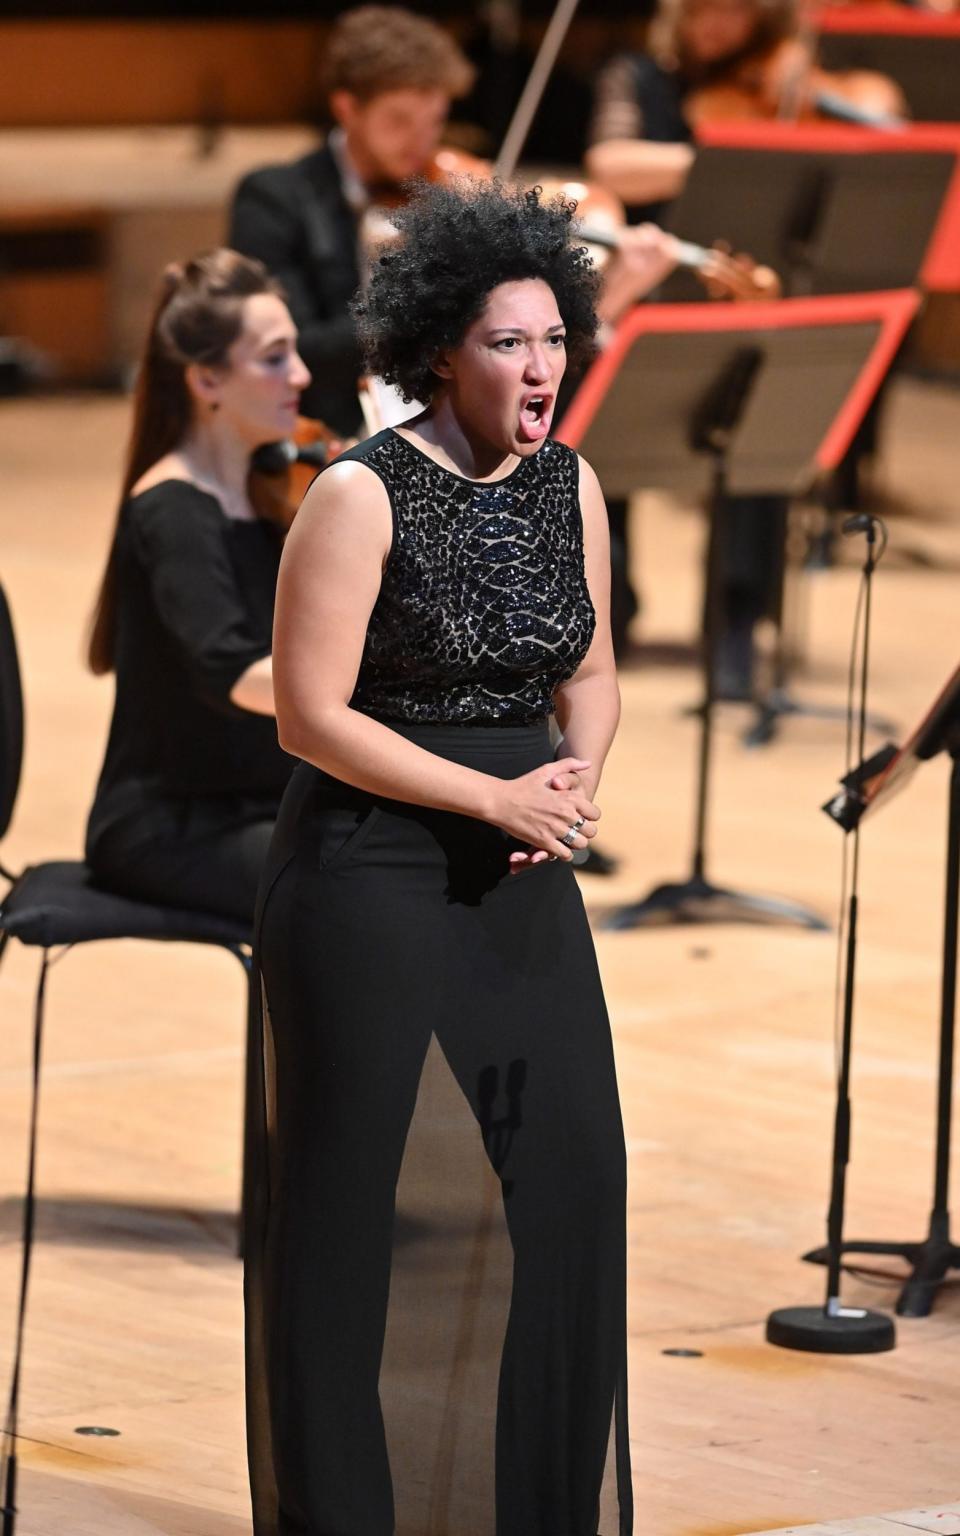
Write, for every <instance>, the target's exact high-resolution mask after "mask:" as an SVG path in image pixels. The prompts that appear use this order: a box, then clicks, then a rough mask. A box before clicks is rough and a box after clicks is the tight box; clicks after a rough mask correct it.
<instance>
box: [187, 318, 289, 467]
mask: <svg viewBox="0 0 960 1536" xmlns="http://www.w3.org/2000/svg"><path fill="white" fill-rule="evenodd" d="M198 373H199V374H200V375H202V376H204V380H205V385H206V388H205V390H204V394H203V396H202V397H205V398H206V399H207V401H208V403H209V404H211V405H216V406H217V408H218V419H219V420H221V421H223V422H224V424H229V426H231V427H232V428H233V430H234V431H235V432H236V434H237V436H238V437H240V438H241V439H242V441H243V442H245V443H249V445H250V447H251V448H256V447H259V446H260V444H261V443H272V442H276V441H277V440H278V439H279V438H282V437H289V435H290V433H291V432H292V431H293V429H294V427H295V426H296V421H297V413H298V411H299V408H300V392H301V390H303V389H306V387H307V385H308V384H309V383H310V373H309V371H308V369H307V367H306V365H305V363H304V361H303V359H302V357H301V356H300V354H299V353H298V351H297V331H296V327H295V326H294V323H293V321H292V320H291V318H290V311H289V310H288V309H287V306H286V304H284V302H283V300H282V299H278V298H277V296H276V294H273V293H256V294H253V295H251V297H250V298H248V299H244V301H243V326H242V329H241V332H240V335H239V336H238V337H237V339H236V341H235V342H234V343H233V345H232V346H231V348H230V350H229V352H228V353H227V366H226V367H225V368H217V369H199V370H198ZM198 392H200V391H199V390H198Z"/></svg>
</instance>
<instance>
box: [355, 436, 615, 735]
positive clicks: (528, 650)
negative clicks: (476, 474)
mask: <svg viewBox="0 0 960 1536" xmlns="http://www.w3.org/2000/svg"><path fill="white" fill-rule="evenodd" d="M343 459H356V460H359V461H360V462H361V463H363V464H366V465H367V466H368V467H369V468H370V469H372V470H374V472H375V473H376V474H377V475H379V477H380V479H381V480H382V481H383V484H384V485H385V486H386V489H387V492H388V494H389V496H390V504H391V508H392V512H393V544H392V547H391V550H390V555H389V557H388V560H387V564H386V569H385V571H384V574H383V580H382V584H381V587H380V593H379V596H378V598H377V601H376V604H375V605H374V609H373V612H372V614H371V615H370V623H369V626H368V629H367V638H366V644H365V646H364V651H363V657H362V660H361V663H360V671H359V675H358V678H357V686H356V689H355V691H354V695H353V698H352V700H351V704H352V706H353V708H354V709H358V710H361V711H362V712H363V713H364V714H368V715H374V716H376V717H377V718H378V719H382V720H388V721H389V720H397V721H404V722H407V723H411V724H417V723H421V724H429V723H449V724H461V725H491V724H497V723H503V724H508V725H519V724H528V723H531V722H533V721H536V720H542V719H544V718H545V717H546V716H547V715H549V714H551V713H552V710H553V694H554V691H555V689H556V688H557V687H558V686H559V684H560V683H562V682H564V681H565V680H566V679H567V678H569V677H572V675H573V673H574V672H575V671H576V670H577V667H578V666H579V665H580V662H581V661H582V660H583V657H584V656H585V655H586V652H587V649H588V647H589V645H590V641H591V639H592V637H593V631H594V625H595V615H594V611H593V604H592V603H591V601H590V594H589V591H588V590H587V582H586V577H585V575H584V568H583V526H582V522H581V516H580V497H579V464H578V460H577V455H576V454H575V453H574V452H573V450H572V449H570V448H567V447H564V446H563V444H561V443H556V442H553V441H551V440H549V439H548V440H546V441H545V442H544V444H543V446H542V447H541V448H540V449H538V451H537V452H536V453H535V454H533V455H532V456H531V457H530V458H528V459H522V460H521V461H520V463H519V464H518V465H517V467H516V469H514V470H513V471H512V472H511V473H510V474H509V475H507V476H506V477H505V478H504V479H503V480H497V481H493V482H491V481H486V482H478V481H476V480H468V479H466V478H464V477H463V476H462V475H458V474H455V473H454V472H453V471H452V470H448V469H444V468H443V467H442V465H440V464H437V463H436V462H435V461H434V460H433V459H432V458H430V457H429V455H428V454H426V453H424V452H422V451H421V450H420V449H419V448H416V447H414V445H413V444H412V443H411V442H409V441H408V440H407V439H406V438H405V437H401V436H400V434H399V433H398V432H394V431H392V430H389V429H388V430H387V431H384V432H378V433H377V434H376V436H375V437H371V438H370V439H368V441H367V442H365V443H360V444H359V446H358V447H356V448H353V449H350V450H349V451H348V452H347V453H344V454H341V456H340V460H338V461H337V462H340V461H341V460H343Z"/></svg>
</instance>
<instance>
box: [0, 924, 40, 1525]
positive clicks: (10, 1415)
mask: <svg viewBox="0 0 960 1536" xmlns="http://www.w3.org/2000/svg"><path fill="white" fill-rule="evenodd" d="M6 937H7V935H6V934H4V935H2V937H0V955H2V953H3V948H4V947H5V943H6ZM49 966H50V952H49V950H46V949H45V950H44V951H43V960H42V961H41V964H40V981H39V984H38V986H37V999H36V1004H35V1008H34V1018H33V1091H32V1097H31V1105H30V1150H29V1157H28V1161H27V1191H26V1197H25V1199H24V1203H23V1252H22V1258H21V1264H20V1303H19V1311H18V1314H17V1333H16V1346H15V1349H14V1356H13V1376H12V1380H11V1383H10V1399H9V1403H8V1406H7V1418H6V1423H5V1425H4V1437H5V1439H6V1442H7V1445H8V1452H7V1472H6V1478H5V1481H4V1493H3V1507H2V1509H3V1536H13V1533H14V1527H15V1524H16V1515H17V1506H16V1494H17V1432H18V1428H19V1412H20V1371H21V1365H22V1362H23V1336H24V1324H25V1322H26V1315H27V1291H28V1287H29V1283H30V1261H31V1259H32V1257H33V1236H34V1225H35V1220H36V1199H35V1193H34V1191H35V1187H36V1170H37V1127H38V1120H39V1109H40V1062H41V1057H42V1050H43V1016H44V1003H45V1001H46V990H47V971H48V969H49Z"/></svg>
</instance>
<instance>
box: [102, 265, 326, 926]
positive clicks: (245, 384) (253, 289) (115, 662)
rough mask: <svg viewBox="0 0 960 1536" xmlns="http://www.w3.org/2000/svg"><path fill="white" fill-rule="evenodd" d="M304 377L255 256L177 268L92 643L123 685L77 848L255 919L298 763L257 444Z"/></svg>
mask: <svg viewBox="0 0 960 1536" xmlns="http://www.w3.org/2000/svg"><path fill="white" fill-rule="evenodd" d="M309 381H310V375H309V373H308V371H307V368H306V367H305V365H304V363H303V361H302V359H301V358H300V356H299V353H298V351H297V332H296V327H295V326H294V323H293V320H292V319H291V317H290V312H289V310H288V308H287V305H286V303H285V302H284V298H283V295H282V292H281V290H280V288H279V285H278V284H277V283H276V282H275V280H274V279H273V278H271V277H270V276H269V275H268V273H267V272H266V270H265V269H264V267H263V266H261V265H260V263H259V262H255V261H251V260H249V259H248V258H246V257H244V256H240V255H238V254H237V253H236V252H234V251H229V250H217V251H213V252H211V253H209V254H208V255H204V256H200V257H197V258H195V259H194V260H192V261H188V262H187V263H186V264H185V265H183V266H181V265H179V264H178V265H175V266H173V267H171V268H169V269H168V271H167V273H166V274H165V277H164V282H163V289H162V292H161V295H160V299H159V302H158V304H157V307H156V310H155V312H154V315H153V319H152V322H151V325H150V331H149V335H148V338H147V344H146V350H145V353H144V357H143V360H142V363H141V367H140V373H139V378H138V384H137V396H136V404H135V410H134V421H133V428H132V434H131V440H130V445H129V449H128V456H127V469H126V473H125V475H124V479H123V488H122V492H121V497H120V511H119V515H118V519H117V524H116V529H115V532H114V535H113V541H112V544H111V548H110V553H109V557H108V560H107V566H106V570H105V572H104V576H103V580H102V583H101V587H100V593H99V596H98V599H97V604H96V609H95V612H94V617H93V624H92V629H91V635H90V641H89V651H88V659H89V664H90V666H91V668H92V670H93V671H94V672H95V673H97V674H106V673H108V672H113V673H114V674H115V679H116V698H115V703H114V710H113V720H112V724H111V727H110V735H109V740H108V743H107V750H106V756H105V759H104V763H103V768H102V771H101V774H100V780H99V784H98V786H97V792H96V797H95V800H94V804H93V808H92V810H91V813H90V818H89V823H88V828H87V845H86V857H87V861H88V863H89V864H90V866H91V867H92V869H93V871H94V874H95V876H96V877H97V879H98V881H99V882H100V883H101V884H102V885H104V886H105V887H107V888H109V889H111V890H115V891H117V892H119V893H120V894H122V895H125V896H129V897H134V898H139V899H141V900H144V901H151V902H157V903H159V904H161V905H174V906H177V907H181V908H185V909H187V910H195V911H204V912H215V913H218V914H220V915H223V916H226V917H236V918H240V919H247V918H249V919H251V920H252V917H253V908H254V900H255V896H256V889H257V882H258V879H259V876H260V869H261V865H262V863H263V859H264V856H265V854H266V850H267V845H268V843H269V840H270V836H271V833H272V830H273V823H274V819H275V817H276V812H277V809H278V806H279V803H280V798H281V796H282V794H283V791H284V789H285V788H286V784H287V780H288V778H289V775H290V770H291V769H292V767H293V763H292V760H291V759H290V758H289V757H288V756H287V754H286V753H285V752H283V751H281V749H280V747H279V745H278V742H277V729H276V722H275V718H274V702H273V677H272V667H271V654H270V653H271V645H272V629H273V605H274V592H275V588H276V580H277V572H278V569H279V563H280V552H281V545H282V532H281V526H280V525H281V522H282V517H281V515H280V509H279V508H278V507H277V506H276V504H275V499H274V497H273V495H272V493H270V492H269V491H268V489H267V486H266V482H264V483H263V484H261V483H260V482H259V481H258V478H257V477H256V476H255V475H253V474H252V473H251V457H252V455H253V453H254V451H255V450H256V449H257V448H258V447H259V446H260V445H261V444H264V443H268V442H272V441H275V440H276V439H278V438H283V437H285V436H288V435H289V433H290V432H291V431H292V429H293V426H294V424H295V422H296V418H297V413H298V409H299V400H300V393H301V391H302V390H303V389H304V388H305V387H306V386H307V385H308V383H309Z"/></svg>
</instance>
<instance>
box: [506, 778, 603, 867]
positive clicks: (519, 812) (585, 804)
mask: <svg viewBox="0 0 960 1536" xmlns="http://www.w3.org/2000/svg"><path fill="white" fill-rule="evenodd" d="M589 767H590V764H589V762H587V761H585V760H584V759H583V758H579V757H565V758H562V759H561V760H560V761H559V762H555V763H547V764H545V765H544V766H543V767H542V768H535V769H534V770H533V772H532V773H525V774H523V776H522V777H521V778H519V779H505V780H503V781H502V782H501V783H500V784H499V785H498V786H497V791H496V802H495V805H494V809H493V814H492V815H491V816H490V820H491V821H492V822H493V823H494V824H495V825H496V826H498V827H501V828H502V829H503V830H504V831H505V832H509V833H510V835H511V836H512V837H515V838H516V839H517V841H518V842H521V843H526V844H527V848H526V851H521V850H517V852H515V853H512V854H511V855H510V872H511V874H516V873H517V872H518V871H519V870H521V869H526V868H527V867H528V866H529V865H530V864H541V863H543V862H544V861H546V860H547V859H566V860H568V861H569V860H570V859H572V858H573V854H574V851H575V850H576V849H578V848H586V846H587V844H588V842H589V840H590V838H592V837H596V835H597V822H598V821H599V820H600V809H599V806H596V805H594V803H593V801H592V800H591V799H590V797H589V796H588V795H587V793H586V791H585V790H584V789H583V788H582V786H581V783H580V774H581V773H584V772H585V771H586V770H587V769H588V768H589ZM574 828H575V829H576V832H575V835H574V836H573V837H572V838H571V837H570V833H571V832H572V831H573V830H574ZM564 839H566V841H564Z"/></svg>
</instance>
